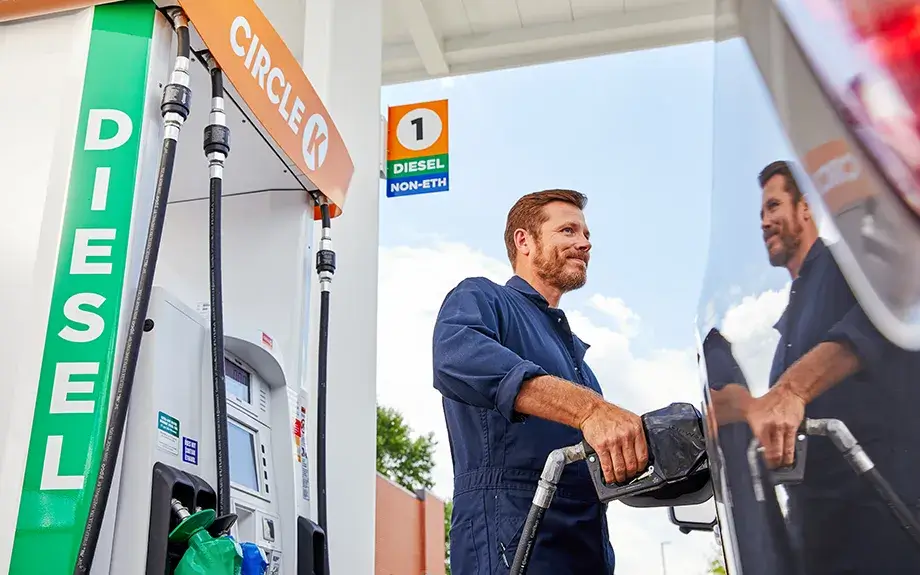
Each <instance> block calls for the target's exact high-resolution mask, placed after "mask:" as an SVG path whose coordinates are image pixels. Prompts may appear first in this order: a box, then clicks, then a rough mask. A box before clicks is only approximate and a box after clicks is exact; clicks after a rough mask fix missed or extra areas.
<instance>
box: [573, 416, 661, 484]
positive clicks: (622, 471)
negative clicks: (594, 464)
mask: <svg viewBox="0 0 920 575" xmlns="http://www.w3.org/2000/svg"><path fill="white" fill-rule="evenodd" d="M581 432H582V434H583V435H584V438H585V441H586V442H587V443H588V445H590V446H591V447H593V448H594V451H596V452H597V456H598V458H600V462H601V469H603V471H604V480H605V481H606V482H607V483H613V482H614V481H616V482H617V483H623V482H624V481H626V480H628V479H632V478H633V477H635V476H636V475H637V474H638V473H639V472H640V471H642V470H644V469H645V466H646V465H648V446H647V445H646V443H645V432H644V431H643V429H642V420H641V419H640V418H639V416H638V415H636V414H635V413H632V412H631V411H627V410H625V409H622V408H620V407H617V406H615V405H613V404H612V403H607V402H599V403H597V404H596V406H595V407H594V409H592V410H591V412H590V413H589V414H588V417H586V418H585V420H584V421H583V422H582V423H581Z"/></svg>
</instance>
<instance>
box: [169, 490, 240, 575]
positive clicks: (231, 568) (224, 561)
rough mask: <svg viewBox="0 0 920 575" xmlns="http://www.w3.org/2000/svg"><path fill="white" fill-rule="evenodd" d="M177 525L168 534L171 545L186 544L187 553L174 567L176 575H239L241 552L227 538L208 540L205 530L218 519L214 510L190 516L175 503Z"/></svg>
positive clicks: (179, 504)
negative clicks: (177, 518)
mask: <svg viewBox="0 0 920 575" xmlns="http://www.w3.org/2000/svg"><path fill="white" fill-rule="evenodd" d="M171 505H172V508H173V511H174V512H175V513H176V515H178V517H179V525H177V526H176V528H175V529H173V530H172V532H171V533H170V534H169V540H170V541H171V542H173V543H187V544H188V550H187V551H186V552H185V554H184V555H183V556H182V560H181V561H179V564H178V565H177V566H176V571H175V575H240V572H241V570H242V568H243V550H242V549H241V548H240V545H239V544H238V543H237V542H236V541H234V540H233V539H231V538H230V537H227V536H222V537H217V538H214V537H211V534H210V533H208V527H210V526H211V524H212V523H214V520H215V519H216V518H217V515H216V513H215V512H214V510H213V509H199V510H198V511H197V512H195V513H189V511H188V509H186V508H185V506H183V505H182V503H181V502H180V501H178V500H176V499H173V500H172V502H171Z"/></svg>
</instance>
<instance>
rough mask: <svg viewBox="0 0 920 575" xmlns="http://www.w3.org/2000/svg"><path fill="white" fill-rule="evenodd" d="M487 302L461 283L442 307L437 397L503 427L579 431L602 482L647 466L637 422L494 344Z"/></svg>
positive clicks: (436, 348) (495, 328)
mask: <svg viewBox="0 0 920 575" xmlns="http://www.w3.org/2000/svg"><path fill="white" fill-rule="evenodd" d="M498 332H499V324H498V314H497V311H496V309H495V306H494V303H493V302H492V301H490V296H489V295H488V294H486V293H485V292H484V291H483V290H482V289H481V288H479V287H478V286H477V285H476V281H475V280H465V281H463V282H461V283H460V285H459V286H457V287H456V288H454V290H452V291H451V292H450V293H449V294H448V295H447V297H446V298H445V300H444V303H443V304H442V306H441V310H440V312H439V313H438V319H437V322H436V323H435V328H434V338H433V367H434V374H435V378H434V386H435V388H436V389H437V390H438V391H440V392H441V394H443V395H444V396H445V397H447V398H450V399H453V400H455V401H460V402H462V403H466V404H468V405H473V406H477V407H482V408H486V409H494V410H496V411H498V412H499V413H500V414H502V416H503V417H504V418H505V419H507V420H508V421H510V422H518V421H521V420H523V418H524V417H523V416H524V415H533V416H536V417H539V418H541V419H546V420H549V421H554V422H557V423H561V424H563V425H568V426H570V427H574V428H576V429H579V430H581V431H582V434H583V436H584V439H585V441H587V442H588V444H589V445H591V447H593V448H594V450H595V451H596V452H597V454H598V457H599V458H600V462H601V468H602V469H603V470H604V476H605V479H606V480H607V481H608V482H612V481H619V482H623V481H626V480H627V479H629V478H631V477H633V476H635V475H636V474H637V473H638V472H639V471H640V470H642V469H644V468H645V466H646V464H647V463H648V447H647V445H646V444H645V434H644V433H643V432H642V422H641V420H640V419H639V417H638V416H636V415H635V414H634V413H631V412H629V411H627V410H625V409H622V408H619V407H617V406H615V405H613V404H611V403H608V402H606V401H605V400H604V399H603V398H602V397H601V396H600V395H598V394H596V393H594V392H593V391H591V390H590V389H588V388H586V387H584V386H581V385H578V384H575V383H572V382H570V381H566V380H564V379H560V378H558V377H553V376H550V375H549V374H548V373H547V372H546V370H544V369H543V368H542V367H540V366H538V365H536V364H535V363H533V362H531V361H528V360H526V359H522V358H521V357H520V356H519V355H518V354H516V353H514V352H513V351H511V350H510V349H508V348H507V347H505V346H504V345H502V344H501V343H500V342H499V338H498Z"/></svg>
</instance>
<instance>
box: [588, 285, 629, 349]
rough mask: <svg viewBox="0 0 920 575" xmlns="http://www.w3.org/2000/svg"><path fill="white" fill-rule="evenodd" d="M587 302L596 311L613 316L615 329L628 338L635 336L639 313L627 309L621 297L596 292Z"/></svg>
mask: <svg viewBox="0 0 920 575" xmlns="http://www.w3.org/2000/svg"><path fill="white" fill-rule="evenodd" d="M588 302H589V303H590V304H591V306H592V307H594V308H595V309H597V310H598V311H601V312H603V313H605V314H607V315H609V316H610V317H611V318H613V320H614V321H615V322H616V327H617V331H619V332H620V333H622V334H623V335H625V336H627V337H630V338H633V337H636V334H637V333H638V332H639V315H638V314H637V313H636V312H634V311H633V310H631V309H629V307H628V306H627V305H626V302H624V301H623V300H622V299H620V298H618V297H607V296H603V295H601V294H599V293H596V294H594V295H592V296H591V299H590V300H588Z"/></svg>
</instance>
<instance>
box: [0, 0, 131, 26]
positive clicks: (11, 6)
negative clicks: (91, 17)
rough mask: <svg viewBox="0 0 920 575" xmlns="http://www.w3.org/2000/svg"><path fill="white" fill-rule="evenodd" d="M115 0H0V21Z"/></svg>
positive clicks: (31, 16)
mask: <svg viewBox="0 0 920 575" xmlns="http://www.w3.org/2000/svg"><path fill="white" fill-rule="evenodd" d="M114 1H115V0H0V22H8V21H10V20H19V19H20V18H33V17H35V16H42V15H44V14H53V13H54V12H64V11H66V10H76V9H77V8H87V7H89V6H95V5H96V4H108V3H109V2H114Z"/></svg>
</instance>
